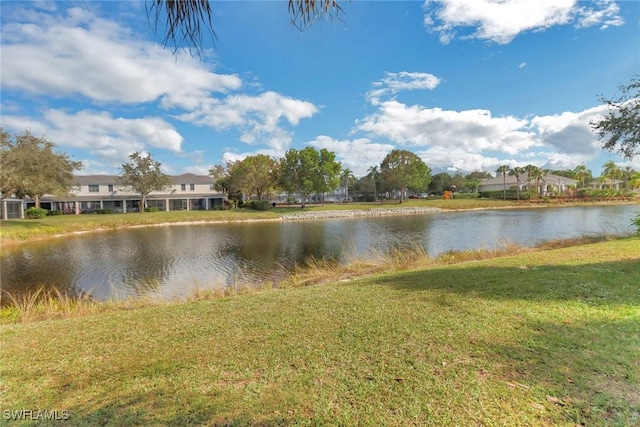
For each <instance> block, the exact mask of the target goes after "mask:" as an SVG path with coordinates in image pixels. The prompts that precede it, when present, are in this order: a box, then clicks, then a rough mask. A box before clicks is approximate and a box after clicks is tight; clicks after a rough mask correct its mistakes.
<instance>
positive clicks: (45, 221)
mask: <svg viewBox="0 0 640 427" xmlns="http://www.w3.org/2000/svg"><path fill="white" fill-rule="evenodd" d="M416 206H419V207H437V208H442V209H454V210H456V209H483V208H484V209H489V208H499V207H511V206H522V207H530V206H532V203H530V202H524V201H523V202H514V201H503V200H488V199H487V200H483V199H471V200H464V199H461V200H407V201H405V202H404V203H402V204H401V205H400V204H398V203H397V202H385V203H380V202H372V203H335V204H329V203H327V204H326V205H324V206H321V205H308V206H307V207H306V208H305V211H311V212H313V211H322V210H344V209H376V208H381V207H416ZM300 210H301V209H300V206H278V207H276V208H275V209H270V210H269V211H253V210H248V209H240V210H234V211H171V212H148V213H142V214H141V213H127V214H108V215H97V214H89V215H60V216H50V217H45V218H42V219H33V220H28V219H24V220H7V221H0V239H2V242H3V243H13V242H21V241H27V240H33V239H38V238H42V237H47V236H51V235H58V234H66V233H74V232H80V231H91V230H97V229H115V228H122V227H131V226H141V225H151V224H158V223H167V222H185V221H248V220H264V219H277V218H279V217H280V216H281V215H284V214H288V213H292V212H300Z"/></svg>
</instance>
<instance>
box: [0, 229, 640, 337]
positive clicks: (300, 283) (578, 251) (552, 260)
mask: <svg viewBox="0 0 640 427" xmlns="http://www.w3.org/2000/svg"><path fill="white" fill-rule="evenodd" d="M600 248H602V249H600ZM612 248H613V249H612ZM634 257H635V258H637V259H639V260H640V238H638V237H626V238H611V237H607V236H595V237H582V238H576V239H563V240H557V241H550V242H544V243H542V244H540V245H538V246H537V247H534V248H528V247H523V246H517V245H514V244H505V245H503V246H502V247H500V248H498V249H493V250H488V249H477V250H465V251H448V252H445V253H443V254H441V255H439V256H438V257H435V258H432V257H430V256H429V255H428V254H427V253H426V252H425V250H424V249H423V248H422V247H410V248H403V249H395V250H393V251H391V252H390V253H378V254H376V255H374V256H372V257H368V258H366V259H354V260H351V261H350V262H347V263H339V262H336V261H329V260H324V259H319V260H316V259H310V260H309V261H308V262H307V264H306V265H305V266H304V267H301V266H295V267H294V268H292V269H291V270H290V271H289V273H288V275H287V277H286V278H285V279H284V280H283V281H282V282H281V283H280V284H278V286H277V287H274V286H273V283H271V282H266V283H237V284H234V285H232V286H229V287H225V288H214V289H209V288H202V287H200V286H196V287H195V288H194V290H193V291H192V292H191V293H190V294H188V295H187V296H185V297H182V298H162V297H138V298H128V299H111V300H107V301H96V300H94V299H93V298H91V296H90V295H89V294H81V295H79V296H77V297H70V296H67V295H64V294H62V293H60V292H59V291H55V290H54V291H44V290H43V289H42V288H41V289H39V290H37V291H36V292H34V293H30V294H27V295H24V296H22V297H21V298H13V297H11V296H8V295H3V294H2V293H1V291H0V297H1V298H2V299H4V302H5V306H4V307H2V308H0V326H2V325H3V324H13V323H29V322H34V321H43V320H52V319H67V318H76V317H85V316H91V315H96V314H101V313H108V312H114V311H122V310H132V309H140V308H148V307H161V306H165V305H167V304H183V303H188V302H194V301H203V300H213V299H220V298H226V297H233V296H238V295H245V294H255V293H259V292H264V291H272V290H283V289H289V288H299V287H305V286H316V285H323V284H332V283H340V282H347V281H352V280H366V279H367V278H370V279H373V278H375V277H376V276H383V275H388V276H392V275H393V274H398V273H402V272H407V271H419V270H426V269H435V268H444V267H447V268H465V265H469V264H473V265H475V266H480V267H481V266H483V265H484V266H486V267H495V266H501V265H511V263H515V264H516V265H519V267H520V268H537V267H540V266H543V265H561V264H563V263H567V262H568V263H590V262H594V261H596V260H597V261H599V262H601V261H620V260H625V259H629V258H632V259H634ZM7 300H8V301H9V304H6V301H7Z"/></svg>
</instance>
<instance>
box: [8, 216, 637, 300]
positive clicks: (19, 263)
mask: <svg viewBox="0 0 640 427" xmlns="http://www.w3.org/2000/svg"><path fill="white" fill-rule="evenodd" d="M639 209H640V208H639V207H638V206H637V205H616V206H597V207H596V206H590V207H565V208H543V209H518V210H513V209H509V210H480V211H465V212H439V213H428V214H420V215H405V216H389V217H364V218H350V219H325V220H307V221H269V222H255V223H224V224H191V225H171V226H156V227H147V228H136V229H126V230H117V231H108V232H99V233H90V234H86V235H77V236H70V237H65V238H61V239H53V240H49V241H45V242H34V243H27V244H22V245H19V246H17V247H10V248H7V249H3V251H2V254H1V255H0V265H1V266H2V269H1V273H0V280H1V285H2V289H3V291H4V292H6V293H9V294H12V295H18V294H20V293H22V292H24V291H33V290H35V289H36V288H38V287H40V286H43V285H44V286H46V287H52V288H56V289H58V290H60V291H62V292H64V293H67V294H71V295H75V294H78V293H80V292H90V293H91V294H92V295H93V296H94V297H95V298H97V299H99V300H104V299H108V298H126V297H136V296H141V295H150V294H151V295H162V296H166V297H180V296H183V295H185V294H189V293H191V292H193V291H194V289H196V288H201V289H205V288H212V287H218V288H219V287H226V286H232V285H235V284H238V283H261V282H265V281H273V282H274V283H277V282H278V280H281V279H282V278H283V277H284V275H285V272H286V269H288V268H290V267H292V266H293V265H296V264H304V263H305V261H306V260H308V259H309V258H310V257H314V258H317V259H321V258H331V259H335V260H338V261H340V262H348V261H349V260H352V259H354V258H365V257H367V256H371V255H373V254H376V253H380V252H382V253H385V252H388V251H389V250H390V249H392V248H397V247H403V246H404V247H416V245H419V246H422V247H423V248H424V249H425V251H426V252H427V253H428V254H429V255H431V256H437V255H439V254H442V253H444V252H446V251H451V250H458V251H459V250H470V249H495V248H498V247H499V246H501V245H503V244H506V243H512V244H516V245H521V246H535V245H536V244H539V243H541V242H544V241H548V240H556V239H568V238H576V237H582V236H598V235H615V236H622V235H631V234H633V233H634V232H635V230H634V228H633V227H632V226H631V220H632V218H634V217H635V216H637V215H638V213H639ZM3 300H6V298H4V299H3Z"/></svg>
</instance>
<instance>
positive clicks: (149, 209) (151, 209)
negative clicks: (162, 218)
mask: <svg viewBox="0 0 640 427" xmlns="http://www.w3.org/2000/svg"><path fill="white" fill-rule="evenodd" d="M159 210H160V209H158V207H157V206H150V207H147V208H144V211H145V212H158V211H159Z"/></svg>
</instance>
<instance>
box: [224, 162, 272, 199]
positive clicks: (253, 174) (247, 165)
mask: <svg viewBox="0 0 640 427" xmlns="http://www.w3.org/2000/svg"><path fill="white" fill-rule="evenodd" d="M277 164H278V163H277V161H276V160H275V159H273V158H272V157H269V156H267V155H265V154H257V155H255V156H249V157H246V158H245V159H244V160H241V161H238V162H235V163H233V164H231V165H230V167H229V175H230V182H231V183H232V187H233V188H234V190H237V191H241V192H242V193H244V194H245V195H247V196H249V197H251V196H253V195H255V196H256V197H257V198H258V200H262V196H264V195H265V194H268V193H269V192H271V191H273V190H274V189H275V187H276V171H277Z"/></svg>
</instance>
